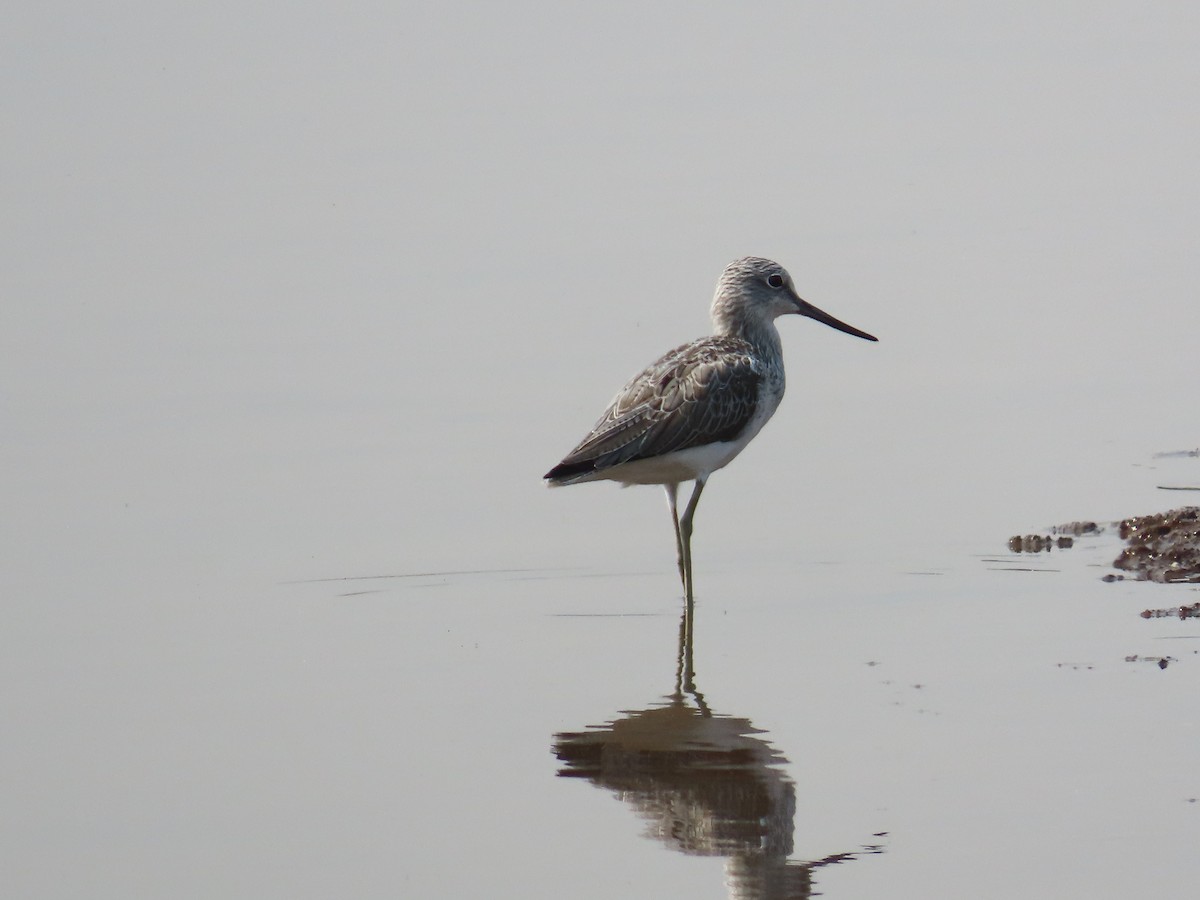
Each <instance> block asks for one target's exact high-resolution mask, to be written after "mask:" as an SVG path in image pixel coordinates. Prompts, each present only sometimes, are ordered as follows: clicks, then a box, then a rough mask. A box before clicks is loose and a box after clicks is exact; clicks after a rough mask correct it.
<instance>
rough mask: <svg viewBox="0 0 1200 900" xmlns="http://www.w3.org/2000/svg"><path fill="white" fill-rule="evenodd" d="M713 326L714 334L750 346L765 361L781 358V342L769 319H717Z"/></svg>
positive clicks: (776, 329) (773, 324)
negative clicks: (743, 342) (735, 339)
mask: <svg viewBox="0 0 1200 900" xmlns="http://www.w3.org/2000/svg"><path fill="white" fill-rule="evenodd" d="M713 325H714V327H715V329H716V333H717V334H719V335H723V336H725V337H735V338H740V339H741V340H743V341H746V343H748V344H752V345H753V346H754V348H755V349H756V350H757V351H758V352H759V353H760V354H761V355H762V356H763V357H764V358H766V359H769V360H781V359H782V358H783V342H782V341H781V340H780V338H779V329H778V328H776V327H775V323H774V322H773V321H771V320H770V319H746V318H742V319H740V320H738V321H731V320H729V319H724V318H721V317H717V318H716V319H715V320H714V322H713Z"/></svg>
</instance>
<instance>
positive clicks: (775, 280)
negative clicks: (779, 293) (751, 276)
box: [767, 275, 783, 288]
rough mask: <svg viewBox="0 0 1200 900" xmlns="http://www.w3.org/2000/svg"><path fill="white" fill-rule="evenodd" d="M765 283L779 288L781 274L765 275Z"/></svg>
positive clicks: (780, 285)
mask: <svg viewBox="0 0 1200 900" xmlns="http://www.w3.org/2000/svg"><path fill="white" fill-rule="evenodd" d="M767 284H769V285H770V286H771V287H773V288H781V287H783V276H782V275H768V276H767Z"/></svg>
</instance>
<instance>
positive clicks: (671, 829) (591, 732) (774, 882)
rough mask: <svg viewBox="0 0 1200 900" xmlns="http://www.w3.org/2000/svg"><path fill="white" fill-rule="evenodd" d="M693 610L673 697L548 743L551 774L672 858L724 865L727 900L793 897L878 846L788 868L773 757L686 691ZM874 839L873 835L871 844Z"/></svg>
mask: <svg viewBox="0 0 1200 900" xmlns="http://www.w3.org/2000/svg"><path fill="white" fill-rule="evenodd" d="M693 613H694V606H693V604H692V603H688V604H687V606H686V608H685V610H684V613H683V617H682V620H681V622H680V626H679V652H678V658H677V664H676V671H675V690H674V692H673V693H672V694H671V695H670V696H668V697H667V698H666V702H665V703H659V704H656V705H654V706H652V707H650V708H649V709H644V710H638V711H634V712H626V713H625V714H624V715H623V716H622V717H621V718H620V719H617V720H616V721H613V722H610V723H609V724H607V725H603V726H592V727H589V728H588V730H587V731H581V732H567V733H562V734H558V735H556V736H555V743H554V752H555V755H556V756H557V757H558V758H559V759H560V760H562V762H563V763H564V766H563V768H562V769H560V770H559V773H558V774H559V775H561V776H565V777H570V778H586V779H588V780H589V781H591V782H592V783H593V784H594V785H596V786H597V787H604V788H607V789H609V790H611V791H613V792H614V793H615V794H616V795H617V796H618V797H619V798H620V799H621V800H624V801H625V802H626V803H628V804H630V806H632V807H633V808H634V809H635V810H636V811H637V812H638V814H639V815H641V816H642V817H643V818H645V819H646V820H647V821H648V822H649V827H648V828H647V834H648V836H650V837H653V838H656V839H658V840H660V841H662V842H663V843H664V844H666V845H667V846H668V847H671V848H672V849H674V850H677V851H679V852H681V853H689V854H694V855H698V856H725V857H727V858H728V859H727V861H726V864H725V872H726V878H727V885H728V887H729V891H730V896H732V897H735V898H763V900H766V898H780V900H783V898H788V900H792V898H802V897H809V896H811V895H812V893H813V878H812V876H813V871H814V870H815V869H817V868H819V867H821V866H826V865H831V864H834V863H840V862H845V861H846V860H849V859H853V858H855V857H857V856H860V855H863V854H866V853H882V852H883V850H882V847H881V846H880V845H878V844H873V845H870V846H864V847H862V848H861V849H859V850H857V851H853V852H849V853H837V854H834V855H832V856H828V857H825V858H824V859H821V860H816V861H813V862H799V861H795V860H790V859H788V857H789V856H790V855H791V853H792V832H793V828H794V818H795V813H796V791H795V786H794V785H793V784H792V782H791V780H790V779H789V778H788V777H787V776H786V775H784V774H783V771H782V770H781V769H780V768H779V764H780V763H783V762H786V760H785V759H784V758H783V756H782V755H781V754H780V753H779V752H778V751H777V750H775V749H774V748H773V747H772V746H771V745H770V744H768V743H767V742H766V741H765V740H763V739H762V738H760V737H757V735H760V734H763V732H762V731H761V730H760V729H757V728H755V727H754V726H753V725H751V724H750V721H749V720H748V719H739V718H735V717H733V716H725V715H720V714H716V713H714V712H713V711H712V710H711V709H709V707H708V704H707V703H706V702H705V700H704V695H703V694H701V693H700V692H699V691H697V690H696V685H695V670H694V668H693V664H692V663H693V660H692V624H693V621H694V616H693ZM876 836H877V837H882V835H876Z"/></svg>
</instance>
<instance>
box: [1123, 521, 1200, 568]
mask: <svg viewBox="0 0 1200 900" xmlns="http://www.w3.org/2000/svg"><path fill="white" fill-rule="evenodd" d="M1119 533H1120V535H1121V538H1122V539H1123V540H1125V541H1126V542H1127V543H1128V545H1129V546H1127V547H1126V548H1125V549H1124V550H1122V551H1121V555H1120V556H1118V557H1117V558H1116V559H1115V560H1114V561H1113V567H1114V568H1117V569H1122V570H1123V571H1126V572H1130V573H1132V574H1133V575H1135V576H1136V577H1137V578H1138V580H1140V581H1158V582H1164V583H1166V582H1177V581H1184V582H1200V506H1185V507H1182V508H1181V509H1173V510H1170V511H1169V512H1165V513H1156V514H1154V515H1149V516H1133V517H1131V518H1128V519H1124V520H1122V522H1121V524H1120V526H1119Z"/></svg>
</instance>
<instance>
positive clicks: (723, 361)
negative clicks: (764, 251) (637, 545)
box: [543, 256, 878, 601]
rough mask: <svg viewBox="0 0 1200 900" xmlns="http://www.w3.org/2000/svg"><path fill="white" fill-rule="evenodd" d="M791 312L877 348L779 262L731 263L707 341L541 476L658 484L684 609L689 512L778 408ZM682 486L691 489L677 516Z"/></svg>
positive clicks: (562, 481)
mask: <svg viewBox="0 0 1200 900" xmlns="http://www.w3.org/2000/svg"><path fill="white" fill-rule="evenodd" d="M789 313H795V314H797V315H801V316H808V317H809V318H810V319H816V320H817V321H818V322H822V323H824V324H825V325H828V326H830V327H831V328H836V329H837V330H838V331H844V332H845V333H846V334H852V335H854V336H855V337H860V338H863V339H865V340H868V341H874V340H878V338H876V337H874V336H873V335H870V334H867V333H866V332H865V331H859V330H858V329H857V328H854V327H853V326H851V325H847V324H846V323H845V322H842V321H840V320H838V319H835V318H834V317H833V316H831V315H829V313H827V312H823V311H822V310H819V309H817V308H816V307H815V306H813V305H812V304H811V303H807V302H805V301H804V300H801V299H800V295H799V294H797V293H796V288H795V286H794V285H793V283H792V276H791V275H789V274H788V273H787V270H786V269H784V268H783V266H781V265H779V263H777V262H772V261H771V260H769V259H762V258H760V257H757V256H747V257H743V258H742V259H738V260H734V261H733V262H731V263H730V264H729V265H728V266H726V267H725V271H724V272H722V273H721V278H720V279H719V280H718V281H717V291H716V294H715V295H714V296H713V301H712V321H713V334H712V335H711V336H710V337H704V338H699V339H698V340H695V341H692V342H691V343H688V344H683V345H682V346H679V347H676V348H675V349H674V350H672V351H671V352H670V353H667V354H666V355H664V356H663V357H662V358H660V359H659V360H657V361H656V362H653V363H651V364H650V365H649V366H647V367H646V369H645V370H644V371H642V372H641V373H639V374H638V375H636V376H634V377H633V379H632V380H630V382H629V383H628V384H627V385H625V387H623V388H621V390H620V391H619V392H618V393H617V396H616V397H614V398H613V401H612V403H610V404H609V406H608V409H606V410H605V411H604V415H602V416H601V417H600V419H599V421H597V422H596V424H595V425H594V426H592V430H591V431H590V432H589V433H588V435H587V437H585V438H584V439H583V440H582V441H580V442H579V444H578V446H576V447H575V449H574V450H572V451H571V452H570V453H568V454H567V455H566V456H565V457H564V458H563V461H562V462H560V463H559V464H558V465H557V466H555V467H554V468H553V469H551V470H550V471H549V472H547V473H546V474H545V475H544V476H543V477H544V478H545V480H546V482H547V483H548V484H549V485H550V486H551V487H560V486H562V485H568V484H580V483H582V482H585V481H606V480H607V481H617V482H620V483H621V484H623V485H625V486H628V485H633V484H661V485H663V487H664V488H665V489H666V492H667V504H668V506H669V507H670V509H671V522H672V523H673V524H674V526H675V550H676V558H677V561H678V564H679V578H680V580H681V581H682V582H683V590H684V594H685V596H686V597H687V599H688V600H689V601H691V600H692V595H693V591H692V589H693V579H692V520H693V519H694V518H695V515H696V505H697V504H698V503H699V502H700V494H701V492H702V491H703V490H704V485H705V484H706V483H707V482H708V478H709V476H710V475H712V473H713V472H715V471H717V469H721V468H724V467H725V466H727V465H729V463H730V462H731V461H732V460H733V459H734V457H736V456H737V455H738V454H739V453H741V452H742V450H744V449H745V447H746V445H747V444H749V443H750V441H751V440H753V438H754V436H755V435H756V434H758V433H759V431H761V430H762V427H763V426H764V425H766V424H767V420H768V419H770V418H771V416H772V415H774V414H775V410H776V409H778V408H779V401H780V400H782V399H783V388H784V376H783V346H782V344H781V343H780V339H779V330H778V329H777V328H776V327H775V319H777V318H778V317H779V316H783V315H788V314H789ZM685 481H693V482H695V487H693V489H692V496H691V498H690V499H689V500H688V503H687V506H686V508H685V509H684V511H683V516H682V517H680V515H679V506H678V494H679V485H680V484H682V483H683V482H685Z"/></svg>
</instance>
